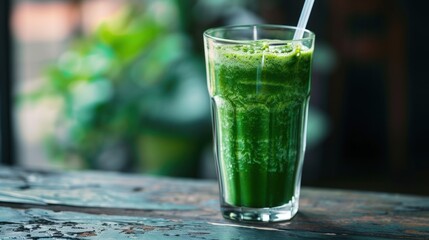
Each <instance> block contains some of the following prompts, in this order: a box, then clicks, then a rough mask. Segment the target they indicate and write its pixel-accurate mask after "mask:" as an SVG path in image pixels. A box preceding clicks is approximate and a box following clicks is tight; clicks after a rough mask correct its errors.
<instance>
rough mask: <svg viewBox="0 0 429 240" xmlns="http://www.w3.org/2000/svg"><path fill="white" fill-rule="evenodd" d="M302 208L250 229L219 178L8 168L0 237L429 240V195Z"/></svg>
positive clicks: (309, 203)
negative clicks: (224, 212) (227, 207)
mask: <svg viewBox="0 0 429 240" xmlns="http://www.w3.org/2000/svg"><path fill="white" fill-rule="evenodd" d="M300 203H301V207H300V211H299V213H298V215H297V216H296V217H295V218H294V219H293V220H292V221H290V222H283V223H276V224H243V223H236V222H231V221H227V220H224V219H223V218H222V217H221V215H220V213H219V206H218V205H219V203H218V188H217V184H216V182H213V181H195V180H184V179H173V178H158V177H149V176H140V175H129V174H119V173H106V172H36V171H24V170H19V169H11V168H5V167H0V239H151V240H152V239H206V240H209V239H249V240H252V239H258V240H259V239H395V238H401V239H402V238H405V239H429V197H417V196H404V195H394V194H383V193H364V192H354V191H340V190H322V189H309V188H304V189H303V190H302V197H301V202H300Z"/></svg>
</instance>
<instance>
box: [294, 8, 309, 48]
mask: <svg viewBox="0 0 429 240" xmlns="http://www.w3.org/2000/svg"><path fill="white" fill-rule="evenodd" d="M313 3H314V0H305V3H304V7H303V8H302V11H301V16H300V17H299V21H298V29H297V30H296V31H295V35H294V36H293V39H294V40H296V39H301V38H302V35H303V34H304V29H305V27H306V26H307V22H308V18H310V13H311V9H312V8H313Z"/></svg>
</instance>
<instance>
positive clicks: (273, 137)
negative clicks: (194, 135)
mask: <svg viewBox="0 0 429 240" xmlns="http://www.w3.org/2000/svg"><path fill="white" fill-rule="evenodd" d="M216 48H217V49H216V50H214V53H213V54H212V55H211V56H209V59H208V61H209V72H208V74H209V79H210V81H209V91H210V94H211V97H212V105H213V106H212V110H213V118H214V119H213V121H214V128H215V135H216V154H217V158H218V170H219V174H220V184H221V185H222V194H223V195H224V200H225V201H226V203H228V204H230V205H233V206H241V207H251V208H262V207H277V206H281V205H284V204H286V203H288V202H290V201H291V200H292V198H293V196H294V195H295V188H296V182H297V181H298V185H299V181H300V176H298V174H300V171H301V170H300V169H299V168H300V165H301V164H302V160H303V154H304V145H305V125H306V115H307V106H308V101H309V94H310V70H311V58H312V53H313V52H312V50H309V49H306V48H305V47H302V46H301V45H299V46H295V47H294V46H292V45H287V46H277V47H268V44H267V43H263V44H259V45H255V46H231V45H226V46H219V47H216Z"/></svg>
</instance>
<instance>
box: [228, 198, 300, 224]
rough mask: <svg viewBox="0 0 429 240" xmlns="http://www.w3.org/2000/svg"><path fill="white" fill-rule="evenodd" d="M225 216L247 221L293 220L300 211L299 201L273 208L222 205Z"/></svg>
mask: <svg viewBox="0 0 429 240" xmlns="http://www.w3.org/2000/svg"><path fill="white" fill-rule="evenodd" d="M221 212H222V215H223V217H224V218H226V219H230V220H234V221H243V222H244V221H245V222H247V221H248V222H281V221H288V220H291V219H292V218H293V217H294V216H295V215H296V213H297V212H298V203H297V202H295V201H291V202H290V203H288V204H285V205H282V206H279V207H273V208H246V207H236V206H230V205H226V206H221Z"/></svg>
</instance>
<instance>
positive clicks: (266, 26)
mask: <svg viewBox="0 0 429 240" xmlns="http://www.w3.org/2000/svg"><path fill="white" fill-rule="evenodd" d="M255 27H257V28H264V29H273V30H295V31H296V30H302V31H303V32H304V33H308V36H307V37H302V38H299V39H288V40H284V39H276V40H277V41H281V42H302V41H305V40H314V38H315V36H316V34H314V33H313V32H312V31H310V30H308V29H305V28H299V27H296V26H289V25H279V24H247V25H229V26H222V27H214V28H209V29H207V30H205V31H204V33H203V36H204V37H206V38H209V39H212V40H215V41H218V42H225V43H249V42H254V41H261V40H263V39H260V40H259V39H258V40H234V39H228V38H222V37H215V36H213V33H214V32H216V31H220V30H235V29H246V28H255ZM268 40H270V39H268Z"/></svg>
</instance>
